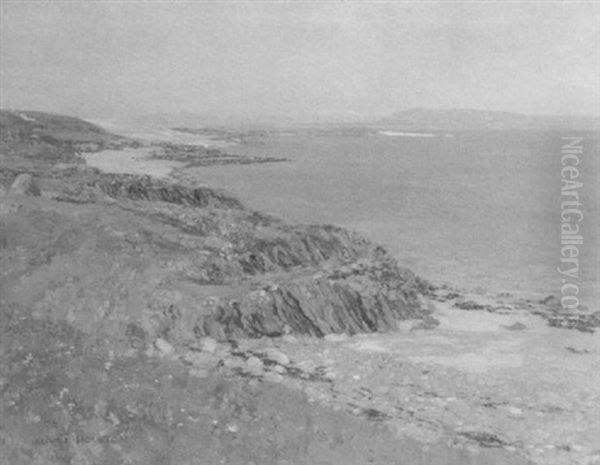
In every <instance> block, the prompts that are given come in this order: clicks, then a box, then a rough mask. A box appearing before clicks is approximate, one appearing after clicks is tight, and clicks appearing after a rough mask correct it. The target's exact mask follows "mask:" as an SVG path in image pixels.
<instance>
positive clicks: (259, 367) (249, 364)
mask: <svg viewBox="0 0 600 465" xmlns="http://www.w3.org/2000/svg"><path fill="white" fill-rule="evenodd" d="M263 368H264V366H263V362H262V360H261V359H260V358H258V357H254V356H252V357H250V358H248V360H246V370H247V371H248V372H250V373H252V374H255V375H258V374H261V373H262V372H263Z"/></svg>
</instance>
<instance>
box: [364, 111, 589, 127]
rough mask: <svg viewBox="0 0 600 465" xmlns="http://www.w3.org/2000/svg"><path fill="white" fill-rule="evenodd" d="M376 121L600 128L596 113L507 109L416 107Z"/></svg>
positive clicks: (417, 124)
mask: <svg viewBox="0 0 600 465" xmlns="http://www.w3.org/2000/svg"><path fill="white" fill-rule="evenodd" d="M374 124H375V125H377V126H385V127H393V128H395V129H412V130H428V131H432V130H439V131H459V130H478V129H548V130H549V129H576V130H598V129H600V118H599V117H593V116H568V115H567V116H562V115H561V116H553V115H525V114H521V113H509V112H503V111H483V110H465V109H449V110H432V109H426V108H413V109H410V110H405V111H401V112H398V113H394V114H393V115H391V116H388V117H384V118H381V119H379V120H377V121H376V122H375V123H374Z"/></svg>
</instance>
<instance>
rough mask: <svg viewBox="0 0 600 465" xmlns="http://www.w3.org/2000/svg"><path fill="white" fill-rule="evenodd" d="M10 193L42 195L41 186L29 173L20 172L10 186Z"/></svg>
mask: <svg viewBox="0 0 600 465" xmlns="http://www.w3.org/2000/svg"><path fill="white" fill-rule="evenodd" d="M8 193H9V195H33V196H35V197H39V196H40V195H41V191H40V188H39V187H38V185H37V183H36V182H35V180H34V179H33V176H31V174H29V173H22V174H19V175H18V176H17V177H16V178H15V180H14V181H13V183H12V186H10V190H9V191H8Z"/></svg>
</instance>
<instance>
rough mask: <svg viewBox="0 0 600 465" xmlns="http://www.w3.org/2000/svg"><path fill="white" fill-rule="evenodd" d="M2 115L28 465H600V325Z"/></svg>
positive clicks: (19, 426)
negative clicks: (88, 160) (138, 168)
mask: <svg viewBox="0 0 600 465" xmlns="http://www.w3.org/2000/svg"><path fill="white" fill-rule="evenodd" d="M23 115H24V116H25V117H24V116H23ZM0 122H1V123H2V137H1V140H0V252H1V253H0V270H1V272H0V309H1V312H0V354H2V355H1V357H2V364H0V393H1V396H2V397H1V398H0V419H1V420H0V456H1V457H7V458H8V460H9V462H8V463H11V464H15V465H20V464H27V465H29V464H44V465H58V464H61V465H62V464H117V463H132V464H147V463H156V464H165V463H172V464H177V465H179V464H182V465H183V464H190V465H191V464H196V463H203V464H204V463H206V464H213V463H215V464H216V463H228V464H251V463H254V464H256V465H258V464H264V463H272V464H311V465H312V464H334V463H335V464H337V463H349V464H356V465H359V464H364V463H378V464H391V463H393V464H418V463H422V464H428V465H431V464H439V465H441V464H446V465H448V464H461V465H462V464H492V465H494V464H495V465H500V464H506V465H508V464H525V463H532V462H533V463H540V464H542V463H544V464H555V465H563V464H564V465H566V464H570V463H577V464H587V465H591V464H594V463H600V447H597V444H595V442H594V441H595V439H594V438H595V437H598V435H600V431H597V429H598V428H597V426H598V425H597V422H595V420H594V419H595V418H597V415H598V414H600V411H599V410H598V404H599V402H598V396H597V391H595V390H594V386H597V382H598V381H600V380H598V379H597V375H595V374H594V373H596V374H597V373H600V370H595V372H594V366H595V365H597V360H598V358H597V353H598V351H599V350H600V343H599V340H598V334H597V333H595V332H594V330H595V328H596V327H598V320H599V318H598V314H586V315H564V314H563V313H561V312H560V311H559V309H558V308H557V307H556V302H555V300H553V299H551V298H550V299H544V300H543V301H539V300H538V301H533V300H524V299H517V298H513V297H512V296H481V295H469V294H467V293H465V292H462V291H460V292H457V291H455V290H453V289H442V288H436V287H434V286H432V285H431V284H429V283H428V282H426V281H425V280H423V279H421V278H419V277H417V276H415V275H414V274H413V273H412V272H411V271H410V270H408V269H405V268H402V267H401V266H399V265H398V263H397V262H396V260H395V259H394V258H392V257H391V256H390V255H389V254H388V253H387V252H386V251H385V250H384V249H383V248H382V247H380V246H378V245H376V244H372V243H370V242H369V241H368V240H367V239H365V238H363V237H361V236H360V235H357V234H355V233H353V232H350V231H347V230H344V229H342V228H338V227H335V226H328V225H292V224H288V223H286V222H284V221H281V220H279V219H277V218H274V217H271V216H268V215H264V214H261V213H258V212H255V211H252V210H249V209H247V208H246V207H245V206H244V205H243V203H242V202H240V201H239V200H238V199H236V198H233V197H231V196H229V195H228V194H227V193H226V192H221V191H218V190H214V189H211V188H207V187H198V186H194V185H189V184H185V183H181V182H176V181H174V180H173V179H171V178H161V179H157V178H155V177H151V176H144V175H141V174H127V173H107V172H103V171H101V170H99V169H96V168H91V167H89V166H87V165H86V164H85V162H84V160H83V158H82V157H81V155H80V154H81V153H83V152H90V151H92V152H93V151H96V153H101V152H102V151H105V150H120V149H123V148H132V147H135V145H136V141H133V140H127V139H125V138H121V137H117V136H114V135H112V134H109V133H107V132H106V131H103V130H102V129H100V128H98V127H96V126H94V125H91V124H89V123H86V122H83V121H81V120H77V119H74V118H67V117H59V116H56V115H47V114H43V113H34V112H26V114H20V113H17V112H2V113H0ZM163 148H164V147H163ZM165 150H166V151H165V152H162V153H163V155H164V154H165V153H167V154H168V156H170V157H174V158H178V159H177V160H175V161H181V162H188V161H189V160H187V158H186V157H188V155H190V153H191V152H189V151H190V150H192V149H190V148H189V147H187V148H186V147H180V148H173V147H167V148H166V149H165ZM194 150H195V149H194ZM182 154H183V155H182ZM213 155H214V154H212V155H210V156H213ZM194 156H195V155H194ZM181 157H183V158H181ZM218 157H219V156H217V158H218ZM540 317H541V318H540ZM562 328H569V329H576V330H579V331H565V330H564V329H562ZM557 334H561V336H560V338H558V337H557V336H556V335H557ZM549 341H550V342H549ZM557 341H558V342H557ZM596 368H598V367H596ZM560 370H563V371H564V373H563V374H561V375H560V376H557V375H556V373H557V371H560ZM561 396H562V397H561ZM565 429H566V430H567V431H566V432H565V431H564V430H565Z"/></svg>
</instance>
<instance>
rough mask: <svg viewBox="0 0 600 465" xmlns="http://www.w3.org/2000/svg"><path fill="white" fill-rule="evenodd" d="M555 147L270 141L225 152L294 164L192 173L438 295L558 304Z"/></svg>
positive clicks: (588, 156)
mask: <svg viewBox="0 0 600 465" xmlns="http://www.w3.org/2000/svg"><path fill="white" fill-rule="evenodd" d="M560 136H561V134H560V133H548V132H545V133H541V132H476V133H463V134H455V136H454V137H452V138H451V137H430V138H418V137H391V136H386V135H377V136H373V135H372V136H319V137H308V136H272V137H268V138H265V139H262V140H260V141H257V142H256V143H250V144H246V145H239V146H235V147H230V148H229V149H228V150H230V151H231V152H236V153H241V154H247V155H252V156H275V157H286V158H288V159H289V160H290V162H288V163H273V164H262V165H250V166H224V167H211V168H197V169H194V170H193V173H194V175H195V176H197V178H198V179H199V180H200V181H201V182H203V183H205V184H207V185H210V186H216V187H222V188H225V189H227V190H228V191H229V192H233V193H235V194H236V195H238V196H239V197H240V198H241V199H242V200H243V201H244V202H245V203H246V204H247V205H248V206H250V207H252V208H254V209H257V210H260V211H265V212H268V213H273V214H275V215H277V216H280V217H283V218H285V219H288V220H291V221H295V222H305V223H312V222H319V223H321V222H324V223H333V224H337V225H341V226H344V227H347V228H351V229H354V230H356V231H359V232H361V233H363V234H364V235H365V236H367V237H369V238H370V239H371V240H373V241H376V242H379V243H382V244H384V245H385V246H386V247H387V248H388V250H390V251H391V252H392V253H393V254H394V255H395V256H396V257H397V258H398V260H399V261H400V262H401V263H402V264H404V265H406V266H408V267H410V268H412V269H413V270H414V271H416V272H417V273H419V274H420V275H422V276H423V277H425V278H427V279H429V280H431V281H432V282H434V283H437V284H441V283H449V284H451V285H455V286H459V287H462V288H467V289H473V290H475V289H485V290H487V291H489V292H515V293H517V294H518V293H522V292H527V293H528V292H534V293H540V294H550V293H554V294H558V293H559V292H560V291H559V289H560V284H561V283H560V279H561V276H560V275H559V274H558V273H557V271H556V268H557V265H558V264H559V260H560V238H559V231H560V201H561V195H560V194H561V190H560V189H561V180H560V155H561V152H560V151H561V145H562V142H561V140H560ZM599 146H600V144H599V141H598V134H594V133H587V134H584V153H583V155H582V156H581V162H580V168H581V170H582V177H581V178H580V180H582V181H583V183H584V187H583V188H582V189H581V196H582V198H581V201H582V204H583V206H582V208H583V211H584V214H585V219H584V224H583V235H584V245H583V246H582V247H580V252H581V254H582V257H581V258H582V263H581V271H580V288H581V294H582V298H583V301H584V302H585V303H586V304H587V305H589V306H591V307H592V306H593V307H597V304H598V303H600V275H599V266H598V261H599V260H598V258H599V257H598V249H599V247H598V246H599V244H600V241H599V236H600V214H599V199H600V194H599V191H598V182H599V181H598V180H599V179H600V178H599V174H600V168H599V167H600V163H599V159H598V156H599V155H598V147H599ZM563 200H564V199H563Z"/></svg>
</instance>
